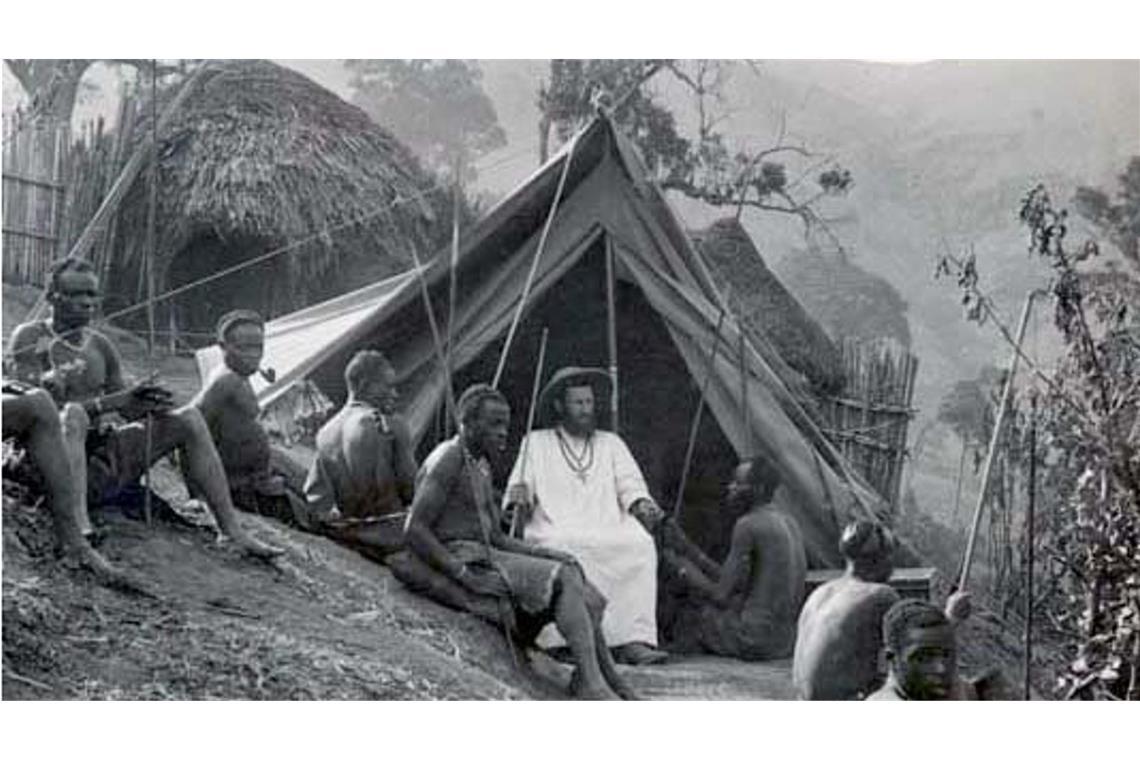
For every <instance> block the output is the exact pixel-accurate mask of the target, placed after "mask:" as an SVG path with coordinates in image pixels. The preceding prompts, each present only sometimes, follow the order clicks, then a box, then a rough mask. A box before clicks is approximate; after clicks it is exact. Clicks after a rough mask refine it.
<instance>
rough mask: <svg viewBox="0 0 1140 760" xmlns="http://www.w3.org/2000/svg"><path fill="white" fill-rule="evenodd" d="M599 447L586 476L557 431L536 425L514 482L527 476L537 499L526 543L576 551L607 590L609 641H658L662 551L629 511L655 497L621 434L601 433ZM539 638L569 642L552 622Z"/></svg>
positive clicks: (576, 442) (579, 444)
mask: <svg viewBox="0 0 1140 760" xmlns="http://www.w3.org/2000/svg"><path fill="white" fill-rule="evenodd" d="M563 435H566V433H565V432H564V431H563ZM567 438H568V440H569V442H570V446H571V447H572V449H573V451H574V452H575V453H577V452H581V451H582V450H583V446H584V444H585V441H584V439H575V438H571V437H569V436H567ZM593 445H594V458H593V464H592V465H591V466H590V468H589V470H588V471H587V472H586V473H585V480H584V481H583V480H582V479H581V478H580V477H579V476H578V475H577V474H575V473H574V471H573V470H571V469H570V465H569V463H568V461H567V459H566V457H565V456H564V455H563V454H562V451H561V449H560V447H559V443H558V438H557V436H556V434H555V431H554V430H536V431H534V432H532V433H531V434H530V441H529V443H524V444H523V446H521V447H520V455H519V458H518V460H516V461H515V466H514V470H512V472H511V477H510V480H509V481H508V483H509V485H513V484H516V483H522V482H524V481H525V483H526V484H527V485H528V486H529V488H530V492H531V493H532V494H535V495H536V496H537V500H536V505H535V510H534V514H533V517H532V519H531V521H530V523H529V524H528V525H527V528H526V540H527V541H529V542H533V543H535V544H538V545H540V546H548V547H551V548H555V549H561V550H563V551H566V552H569V553H570V554H572V555H574V556H575V557H576V558H577V559H578V561H579V562H580V563H581V565H582V569H583V570H584V571H585V573H586V577H587V578H588V579H589V580H590V582H591V583H593V584H594V585H595V586H596V587H597V588H598V590H599V591H601V592H602V594H603V595H605V597H606V601H607V605H606V612H605V617H604V618H603V619H602V632H603V634H604V635H605V639H606V643H607V644H609V646H611V647H614V646H620V645H622V644H628V643H630V642H634V641H641V642H645V643H647V644H652V645H654V646H656V645H657V550H656V548H655V547H654V545H653V539H652V538H651V537H650V535H649V533H648V532H646V530H645V528H644V527H643V526H642V525H641V523H639V522H638V521H637V518H635V517H634V516H633V515H631V514H630V513H629V508H630V506H632V505H633V504H634V502H636V501H638V500H639V499H647V498H650V496H649V489H648V488H647V487H646V485H645V478H643V477H642V475H641V469H640V468H639V467H638V466H637V462H636V461H634V458H633V455H632V454H630V453H629V449H628V448H627V447H626V445H625V443H624V442H623V441H622V440H621V438H619V437H618V436H616V435H614V434H613V433H610V432H607V431H603V430H599V431H597V432H595V433H594V443H593ZM524 451H525V452H526V460H527V461H526V464H525V468H524V465H523V455H522V452H524ZM524 472H525V477H524ZM509 485H508V492H509ZM538 643H539V644H540V645H541V646H555V645H558V644H562V643H564V642H563V641H562V640H561V637H560V636H558V635H557V632H555V631H554V630H553V629H552V627H549V626H548V627H547V629H546V630H545V631H544V632H543V634H542V636H540V637H539V640H538Z"/></svg>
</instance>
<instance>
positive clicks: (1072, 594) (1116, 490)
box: [939, 159, 1140, 700]
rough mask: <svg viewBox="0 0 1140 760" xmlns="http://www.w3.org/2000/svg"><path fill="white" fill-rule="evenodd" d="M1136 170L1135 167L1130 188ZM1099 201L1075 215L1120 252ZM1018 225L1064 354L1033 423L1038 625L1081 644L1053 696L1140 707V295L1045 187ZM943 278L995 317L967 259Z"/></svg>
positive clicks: (978, 310) (948, 264)
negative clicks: (1037, 476) (1105, 265)
mask: <svg viewBox="0 0 1140 760" xmlns="http://www.w3.org/2000/svg"><path fill="white" fill-rule="evenodd" d="M1137 167H1140V161H1138V160H1137V159H1133V161H1132V163H1130V164H1129V170H1128V172H1126V174H1125V175H1123V178H1124V179H1127V178H1129V177H1131V176H1133V174H1134V173H1135V172H1136V170H1137ZM1127 192H1130V191H1127V190H1126V192H1125V193H1122V197H1123V196H1126V194H1127ZM1094 197H1101V198H1103V197H1105V196H1104V194H1103V193H1101V194H1100V195H1099V196H1098V195H1096V193H1094V192H1093V191H1090V190H1088V189H1087V188H1085V189H1082V191H1080V192H1079V193H1078V196H1077V199H1076V201H1075V205H1076V206H1077V209H1078V211H1079V212H1081V213H1082V214H1084V215H1087V216H1088V218H1089V221H1091V222H1092V223H1093V224H1094V226H1095V227H1096V228H1097V229H1098V231H1100V232H1101V233H1102V234H1104V235H1105V236H1106V237H1107V238H1108V240H1109V242H1112V243H1113V244H1114V245H1116V244H1118V240H1120V239H1121V235H1120V225H1119V224H1118V223H1117V222H1119V220H1120V218H1121V217H1120V216H1119V215H1118V214H1116V212H1107V211H1105V208H1106V206H1105V205H1104V204H1101V203H1097V202H1090V201H1089V199H1090V198H1094ZM1110 217H1111V219H1110ZM1019 218H1020V220H1021V222H1022V223H1023V224H1024V225H1025V226H1026V227H1027V228H1028V231H1029V250H1030V253H1031V255H1034V256H1036V257H1038V258H1040V259H1041V260H1042V261H1044V262H1045V263H1047V264H1048V265H1049V267H1050V268H1051V270H1052V279H1051V283H1050V287H1049V291H1048V296H1049V299H1050V302H1051V305H1052V311H1053V320H1054V323H1055V324H1056V326H1057V328H1058V330H1059V331H1060V333H1061V335H1062V337H1063V340H1064V345H1065V353H1064V355H1063V356H1062V358H1061V359H1060V360H1059V362H1058V364H1057V366H1056V367H1055V368H1054V370H1053V372H1052V373H1051V374H1050V375H1048V376H1046V375H1044V374H1041V375H1040V378H1041V379H1042V380H1043V381H1045V382H1044V386H1045V390H1044V391H1043V394H1042V395H1043V397H1042V398H1041V400H1040V403H1039V408H1040V410H1041V412H1040V417H1039V422H1038V425H1039V427H1040V429H1041V435H1040V439H1039V444H1040V448H1039V453H1038V457H1039V461H1040V462H1041V465H1042V467H1041V469H1042V477H1041V484H1040V487H1039V489H1038V493H1039V494H1040V496H1041V507H1042V514H1043V517H1042V520H1041V523H1040V524H1039V525H1038V526H1037V532H1038V536H1037V541H1039V542H1040V546H1041V550H1042V552H1043V553H1044V555H1045V556H1046V558H1047V561H1046V564H1045V568H1044V575H1045V576H1046V577H1045V583H1044V589H1043V590H1044V597H1043V607H1044V609H1043V610H1042V614H1043V617H1044V618H1045V619H1047V620H1049V621H1050V623H1051V624H1052V625H1053V626H1055V627H1056V628H1057V629H1059V630H1060V631H1061V632H1062V633H1065V634H1067V635H1068V636H1069V637H1070V638H1071V640H1073V641H1074V642H1075V644H1074V647H1073V650H1072V652H1071V655H1072V657H1071V663H1070V666H1069V668H1068V670H1067V671H1065V672H1064V673H1061V674H1059V677H1058V679H1057V687H1058V690H1059V693H1061V694H1063V695H1064V696H1065V697H1067V698H1073V697H1076V696H1082V697H1091V698H1101V699H1132V700H1135V699H1140V453H1138V445H1140V379H1138V378H1137V374H1138V373H1137V370H1138V369H1140V341H1138V336H1140V319H1138V317H1137V309H1138V308H1140V298H1138V297H1137V296H1138V293H1140V284H1138V283H1137V280H1136V277H1135V276H1133V275H1130V274H1127V273H1125V272H1122V271H1116V270H1113V269H1111V268H1110V269H1107V270H1104V269H1102V270H1091V264H1092V262H1093V261H1094V259H1096V258H1097V257H1098V256H1099V254H1100V244H1099V243H1098V242H1097V241H1096V240H1087V241H1084V242H1082V243H1081V244H1079V245H1076V246H1074V245H1072V244H1070V242H1069V240H1068V234H1069V220H1068V213H1067V211H1066V210H1065V209H1060V208H1057V207H1055V206H1054V205H1053V203H1052V200H1051V199H1050V197H1049V194H1048V192H1047V190H1046V189H1045V188H1044V187H1043V186H1040V185H1039V186H1037V187H1035V188H1033V189H1032V190H1031V191H1030V192H1029V193H1028V194H1027V195H1026V197H1025V199H1024V201H1023V202H1022V205H1021V210H1020V214H1019ZM1106 220H1107V221H1106ZM1113 220H1116V221H1115V222H1114V221H1113ZM1125 244H1126V245H1127V240H1126V239H1125ZM1122 253H1124V254H1125V255H1126V256H1128V255H1129V254H1128V251H1127V250H1122ZM939 271H940V273H941V274H944V275H952V276H955V277H957V279H958V284H959V286H960V287H962V289H963V292H964V294H965V297H964V301H965V304H966V307H967V316H968V317H970V318H971V319H974V320H975V321H979V322H981V321H984V320H985V318H986V316H987V315H988V316H989V317H991V318H992V317H993V310H992V304H991V303H990V302H989V299H988V297H987V296H986V295H985V294H984V293H982V292H981V290H980V289H979V288H978V285H977V282H978V276H977V263H976V261H975V260H974V258H973V257H972V256H970V257H967V258H966V259H965V260H957V259H952V258H950V257H947V258H945V259H943V260H942V261H941V262H940V265H939ZM999 328H1000V329H1002V331H1003V333H1004V334H1005V335H1006V336H1007V338H1008V331H1006V330H1005V329H1004V327H1003V326H1000V325H999ZM1011 342H1012V341H1011ZM1027 454H1028V452H1025V453H1024V454H1023V455H1022V456H1026V455H1027Z"/></svg>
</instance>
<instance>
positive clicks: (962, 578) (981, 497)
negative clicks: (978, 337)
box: [957, 290, 1037, 591]
mask: <svg viewBox="0 0 1140 760" xmlns="http://www.w3.org/2000/svg"><path fill="white" fill-rule="evenodd" d="M1036 295H1037V291H1036V290H1033V291H1030V293H1029V295H1028V296H1027V297H1026V299H1025V307H1024V308H1023V309H1022V310H1021V323H1020V324H1019V325H1018V326H1017V340H1016V342H1015V345H1014V347H1013V356H1011V357H1010V359H1009V372H1008V373H1007V374H1006V378H1005V387H1003V388H1002V392H1001V402H1000V403H999V404H998V412H997V417H995V418H994V429H993V432H992V433H991V434H990V447H989V450H988V452H987V453H986V464H985V467H983V468H982V485H981V490H979V491H978V503H977V505H976V506H975V507H974V521H973V523H972V524H971V525H970V538H969V540H968V541H967V543H966V554H965V556H964V557H963V558H962V573H961V575H959V577H958V586H957V590H958V591H965V590H966V582H967V581H969V580H970V564H971V560H973V558H974V546H975V544H976V543H977V540H978V526H979V525H980V524H981V522H982V507H984V506H985V503H986V488H987V486H988V485H989V483H990V470H991V469H992V468H993V464H994V453H995V452H996V451H997V445H998V441H999V440H1000V439H1001V427H1002V423H1003V422H1005V413H1006V410H1007V409H1008V408H1009V397H1010V395H1011V393H1012V391H1013V378H1014V376H1015V375H1016V374H1017V363H1018V360H1019V359H1020V358H1021V342H1022V340H1024V339H1025V326H1026V325H1027V324H1029V313H1030V311H1032V309H1033V297H1034V296H1036Z"/></svg>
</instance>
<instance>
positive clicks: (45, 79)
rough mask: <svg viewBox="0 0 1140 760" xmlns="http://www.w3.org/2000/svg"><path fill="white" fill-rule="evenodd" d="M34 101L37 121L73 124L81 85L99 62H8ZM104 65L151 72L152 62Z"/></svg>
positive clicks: (165, 69)
mask: <svg viewBox="0 0 1140 760" xmlns="http://www.w3.org/2000/svg"><path fill="white" fill-rule="evenodd" d="M4 62H5V63H6V64H7V65H8V70H9V71H11V72H12V75H13V76H14V77H16V81H18V82H19V83H20V86H21V87H23V88H24V92H26V93H27V94H28V98H29V99H30V101H31V103H30V109H29V112H30V114H31V116H32V118H33V120H41V119H42V120H45V121H50V122H52V123H56V124H70V123H71V116H72V114H73V113H74V112H75V104H76V101H77V100H78V99H79V90H80V84H81V82H82V80H83V75H84V74H86V73H87V70H88V69H89V68H91V66H93V65H94V64H96V63H99V62H100V59H96V58H7V59H5V61H4ZM102 62H103V63H109V64H113V65H119V66H130V67H132V68H135V69H138V70H139V71H145V72H148V73H149V72H150V67H151V62H150V61H147V60H142V59H118V58H116V59H103V60H102ZM182 71H184V68H183V67H182V66H171V65H168V64H161V65H159V67H158V73H159V76H164V75H166V74H169V73H172V72H182Z"/></svg>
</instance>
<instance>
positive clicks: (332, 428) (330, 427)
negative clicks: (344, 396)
mask: <svg viewBox="0 0 1140 760" xmlns="http://www.w3.org/2000/svg"><path fill="white" fill-rule="evenodd" d="M344 413H345V410H344V409H341V410H340V411H338V412H337V413H336V414H334V415H333V416H332V417H329V418H328V419H327V420H325V423H324V424H323V425H321V427H320V429H319V430H317V451H325V450H327V449H328V448H329V447H330V446H332V447H339V446H340V439H341V434H342V433H343V430H344Z"/></svg>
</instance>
